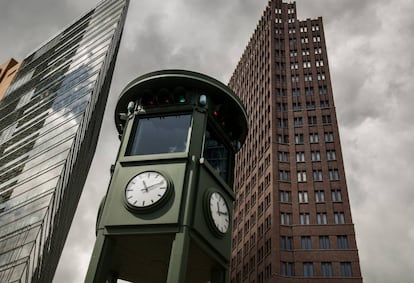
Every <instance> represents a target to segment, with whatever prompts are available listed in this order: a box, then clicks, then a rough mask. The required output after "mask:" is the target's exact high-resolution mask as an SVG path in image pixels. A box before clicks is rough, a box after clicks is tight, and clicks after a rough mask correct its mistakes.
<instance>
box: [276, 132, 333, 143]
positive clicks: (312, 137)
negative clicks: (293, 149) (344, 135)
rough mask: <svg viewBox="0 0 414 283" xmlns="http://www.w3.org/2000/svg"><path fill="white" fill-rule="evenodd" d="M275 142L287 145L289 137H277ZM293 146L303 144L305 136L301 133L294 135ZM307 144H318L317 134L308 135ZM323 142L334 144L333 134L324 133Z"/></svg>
mask: <svg viewBox="0 0 414 283" xmlns="http://www.w3.org/2000/svg"><path fill="white" fill-rule="evenodd" d="M277 142H278V143H281V144H288V143H289V136H288V135H278V136H277ZM294 142H295V144H304V142H305V136H304V134H302V133H298V134H295V136H294ZM309 142H310V143H319V134H318V133H309ZM324 142H325V143H332V142H334V134H333V132H325V133H324Z"/></svg>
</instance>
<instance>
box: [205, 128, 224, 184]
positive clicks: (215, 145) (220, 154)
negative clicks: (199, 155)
mask: <svg viewBox="0 0 414 283" xmlns="http://www.w3.org/2000/svg"><path fill="white" fill-rule="evenodd" d="M203 155H204V158H205V159H206V160H207V161H208V163H209V164H210V165H211V166H213V168H214V169H216V170H217V172H218V173H219V174H220V176H221V177H222V178H223V179H224V180H226V181H227V173H228V172H227V171H228V160H229V150H228V149H227V148H226V146H225V145H224V143H222V142H221V141H220V139H219V138H218V137H217V136H216V135H215V134H214V132H212V131H209V130H207V131H206V136H205V144H204V154H203Z"/></svg>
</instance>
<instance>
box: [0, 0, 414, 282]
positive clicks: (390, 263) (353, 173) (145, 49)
mask: <svg viewBox="0 0 414 283" xmlns="http://www.w3.org/2000/svg"><path fill="white" fill-rule="evenodd" d="M296 2H297V10H298V15H299V18H300V19H306V18H316V17H318V16H322V17H323V20H324V27H325V34H326V39H327V46H328V57H329V65H330V70H331V77H332V82H333V89H334V98H335V105H336V110H337V114H338V122H339V127H340V133H341V143H342V150H343V155H344V160H345V169H346V174H347V182H348V189H349V194H350V201H351V209H352V216H353V222H354V224H355V229H356V234H357V244H358V248H359V255H360V260H361V269H362V274H363V277H364V282H365V283H371V282H372V283H374V282H375V283H389V282H401V283H404V282H414V281H413V280H414V271H413V270H414V260H413V257H412V254H413V252H414V186H413V179H412V178H411V177H410V176H413V169H409V168H410V164H412V163H413V160H414V114H413V113H414V109H413V107H414V52H413V42H414V17H413V14H414V1H412V0H312V1H309V0H298V1H296ZM96 3H97V2H96V0H70V1H69V0H59V1H56V0H32V1H27V0H1V1H0V39H1V40H0V51H1V52H0V63H3V62H4V61H6V60H7V59H8V58H9V57H15V58H16V59H18V60H21V59H23V58H24V57H25V56H27V55H28V54H29V52H31V51H33V50H34V49H36V48H37V47H38V46H39V45H40V44H41V43H42V42H44V41H46V40H47V39H48V38H50V37H51V36H53V35H54V34H56V33H57V32H59V31H60V30H62V29H63V28H64V27H66V26H67V25H69V24H70V23H72V22H73V21H74V20H75V19H77V18H78V17H79V16H80V15H81V14H83V13H85V12H86V11H87V10H89V9H90V8H92V7H94V5H95V4H96ZM266 4H267V0H225V1H223V0H191V1H189V0H187V1H184V0H169V1H165V0H140V1H138V0H131V5H130V9H129V14H128V18H127V22H126V26H125V32H124V37H123V40H122V44H121V48H120V51H119V56H118V62H117V66H116V69H115V74H114V79H113V84H112V88H111V93H110V98H109V100H108V105H107V110H106V114H105V119H104V124H103V127H102V129H103V130H102V132H101V135H100V140H99V144H98V148H97V151H96V154H95V158H94V161H93V163H92V168H91V171H90V174H89V177H88V180H87V183H86V186H85V188H84V192H83V194H82V197H81V201H80V203H79V207H78V210H77V213H76V216H75V218H74V221H73V224H72V228H71V230H70V233H69V236H68V240H67V242H66V245H65V248H64V251H63V254H62V258H61V261H60V263H59V267H58V270H57V272H56V276H55V281H54V282H57V283H79V282H83V280H84V277H85V274H86V269H87V267H88V263H89V258H90V255H91V251H92V248H93V244H94V240H95V228H94V227H95V220H96V214H97V208H98V205H99V201H100V199H101V198H102V196H103V194H104V193H105V191H106V189H107V186H108V182H109V167H110V164H111V163H113V162H114V160H115V154H116V152H117V148H118V145H119V143H118V140H117V133H116V130H115V127H114V122H113V113H114V106H115V103H116V100H117V97H118V95H119V93H120V91H121V89H122V88H123V87H124V86H125V85H126V84H127V83H128V82H130V81H131V80H132V79H134V78H135V77H137V76H138V75H141V74H144V73H147V72H149V71H153V70H158V69H166V68H183V69H189V70H194V71H199V72H203V73H206V74H208V75H211V76H213V77H215V78H217V79H219V80H221V81H222V82H224V83H227V82H228V80H229V78H230V76H231V73H232V72H233V70H234V68H235V66H236V64H237V62H238V60H239V58H240V56H241V54H242V51H243V50H244V48H245V46H246V44H247V42H248V39H249V38H250V35H251V34H252V33H253V31H254V28H255V27H256V23H257V22H258V20H259V18H260V16H261V14H262V11H263V9H264V8H265V6H266ZM410 172H411V173H410Z"/></svg>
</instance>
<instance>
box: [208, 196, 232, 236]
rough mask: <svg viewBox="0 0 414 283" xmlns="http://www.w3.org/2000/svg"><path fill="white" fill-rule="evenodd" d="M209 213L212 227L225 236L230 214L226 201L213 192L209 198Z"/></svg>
mask: <svg viewBox="0 0 414 283" xmlns="http://www.w3.org/2000/svg"><path fill="white" fill-rule="evenodd" d="M209 211H210V216H211V219H212V220H213V224H214V227H215V228H216V229H217V231H218V232H219V233H221V234H225V233H226V232H227V231H228V229H229V226H230V212H229V207H228V206H227V203H226V200H225V199H224V197H223V196H222V195H221V194H220V193H219V192H213V193H212V194H211V195H210V198H209Z"/></svg>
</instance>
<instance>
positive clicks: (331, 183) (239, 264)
mask: <svg viewBox="0 0 414 283" xmlns="http://www.w3.org/2000/svg"><path fill="white" fill-rule="evenodd" d="M229 86H230V87H231V88H233V90H234V91H235V92H236V94H238V95H239V96H240V98H241V99H242V101H243V102H244V104H245V105H246V108H247V112H248V115H249V125H250V131H249V135H248V137H247V141H246V143H245V145H244V147H243V148H242V150H241V151H240V153H239V154H238V156H237V162H236V169H235V174H236V176H235V178H236V179H235V192H236V194H237V201H236V209H235V213H234V220H233V244H232V263H231V267H232V271H231V280H232V282H237V283H239V282H256V283H262V282H304V283H306V282H330V283H331V282H352V283H354V282H362V277H361V271H360V265H359V257H358V250H357V246H356V241H355V231H354V226H353V223H352V218H351V211H350V205H349V200H348V189H347V185H346V180H345V172H344V165H343V160H342V153H341V145H340V140H339V133H338V125H337V119H336V113H335V107H334V101H333V94H332V87H331V78H330V74H329V67H328V57H327V53H326V45H325V36H324V32H323V24H322V18H320V17H319V18H317V19H312V20H311V19H307V20H304V21H299V20H298V19H297V14H296V4H295V3H294V2H293V3H283V2H282V1H281V0H271V1H269V4H268V6H267V7H266V9H265V11H264V13H263V16H262V18H261V19H260V21H259V23H258V25H257V27H256V29H255V31H254V33H253V35H252V37H251V39H250V41H249V44H248V45H247V47H246V49H245V51H244V53H243V55H242V57H241V59H240V62H239V63H238V65H237V68H236V70H235V71H234V73H233V76H232V78H231V79H230V83H229ZM344 278H346V279H344Z"/></svg>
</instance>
